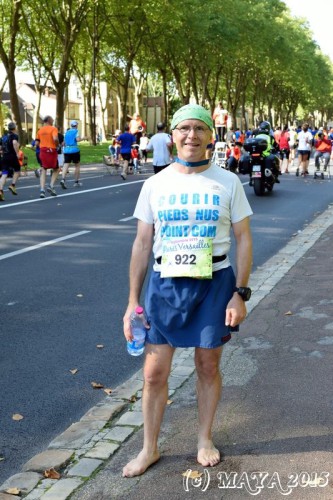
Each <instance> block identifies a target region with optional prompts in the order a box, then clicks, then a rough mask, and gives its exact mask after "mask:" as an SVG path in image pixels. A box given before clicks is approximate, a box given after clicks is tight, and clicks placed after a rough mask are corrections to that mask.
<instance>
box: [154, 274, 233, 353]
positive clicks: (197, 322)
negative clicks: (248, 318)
mask: <svg viewBox="0 0 333 500" xmlns="http://www.w3.org/2000/svg"><path fill="white" fill-rule="evenodd" d="M235 285H236V279H235V275H234V272H233V269H232V267H231V266H229V267H227V268H225V269H221V270H220V271H216V272H214V273H213V278H212V279H211V280H209V279H207V280H206V279H203V280H200V279H193V278H161V275H160V273H159V272H156V271H152V272H151V275H150V278H149V282H148V286H147V289H146V297H145V309H146V315H147V320H148V322H149V323H150V330H148V333H147V340H146V341H147V342H148V343H149V344H169V345H170V346H172V347H203V348H207V349H213V348H216V347H220V346H221V345H223V344H225V343H226V342H228V341H229V340H230V338H231V334H230V331H231V330H232V331H237V330H238V328H235V327H234V328H231V327H230V326H226V325H225V311H226V307H227V304H228V302H229V300H230V299H231V297H232V295H233V293H234V289H235Z"/></svg>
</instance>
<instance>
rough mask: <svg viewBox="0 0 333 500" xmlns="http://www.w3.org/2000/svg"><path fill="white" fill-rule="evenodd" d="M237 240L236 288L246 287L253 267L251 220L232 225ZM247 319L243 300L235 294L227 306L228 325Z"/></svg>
mask: <svg viewBox="0 0 333 500" xmlns="http://www.w3.org/2000/svg"><path fill="white" fill-rule="evenodd" d="M232 228H233V232H234V235H235V239H236V286H237V287H246V286H247V284H248V281H249V277H250V272H251V267H252V237H251V230H250V218H249V217H246V218H245V219H243V220H242V221H240V222H237V223H235V224H233V225H232ZM245 317H246V306H245V303H244V301H243V299H242V298H241V297H240V296H239V295H238V293H237V292H235V293H234V294H233V296H232V298H231V300H230V302H229V304H228V306H227V310H226V325H230V326H236V325H238V324H239V323H241V322H242V321H243V320H244V319H245Z"/></svg>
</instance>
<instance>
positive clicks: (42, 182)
mask: <svg viewBox="0 0 333 500" xmlns="http://www.w3.org/2000/svg"><path fill="white" fill-rule="evenodd" d="M39 182H40V190H41V191H45V183H46V169H45V168H43V167H42V168H41V169H40V178H39Z"/></svg>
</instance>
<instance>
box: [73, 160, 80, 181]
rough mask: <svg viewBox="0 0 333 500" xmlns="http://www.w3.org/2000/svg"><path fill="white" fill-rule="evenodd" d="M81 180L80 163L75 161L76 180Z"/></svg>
mask: <svg viewBox="0 0 333 500" xmlns="http://www.w3.org/2000/svg"><path fill="white" fill-rule="evenodd" d="M79 180H80V163H75V170H74V182H79Z"/></svg>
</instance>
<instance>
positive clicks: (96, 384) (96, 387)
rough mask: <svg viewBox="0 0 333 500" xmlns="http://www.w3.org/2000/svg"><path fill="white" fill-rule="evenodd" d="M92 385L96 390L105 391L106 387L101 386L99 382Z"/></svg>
mask: <svg viewBox="0 0 333 500" xmlns="http://www.w3.org/2000/svg"><path fill="white" fill-rule="evenodd" d="M91 385H92V386H93V388H94V389H103V387H104V385H103V384H100V383H99V382H91Z"/></svg>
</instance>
